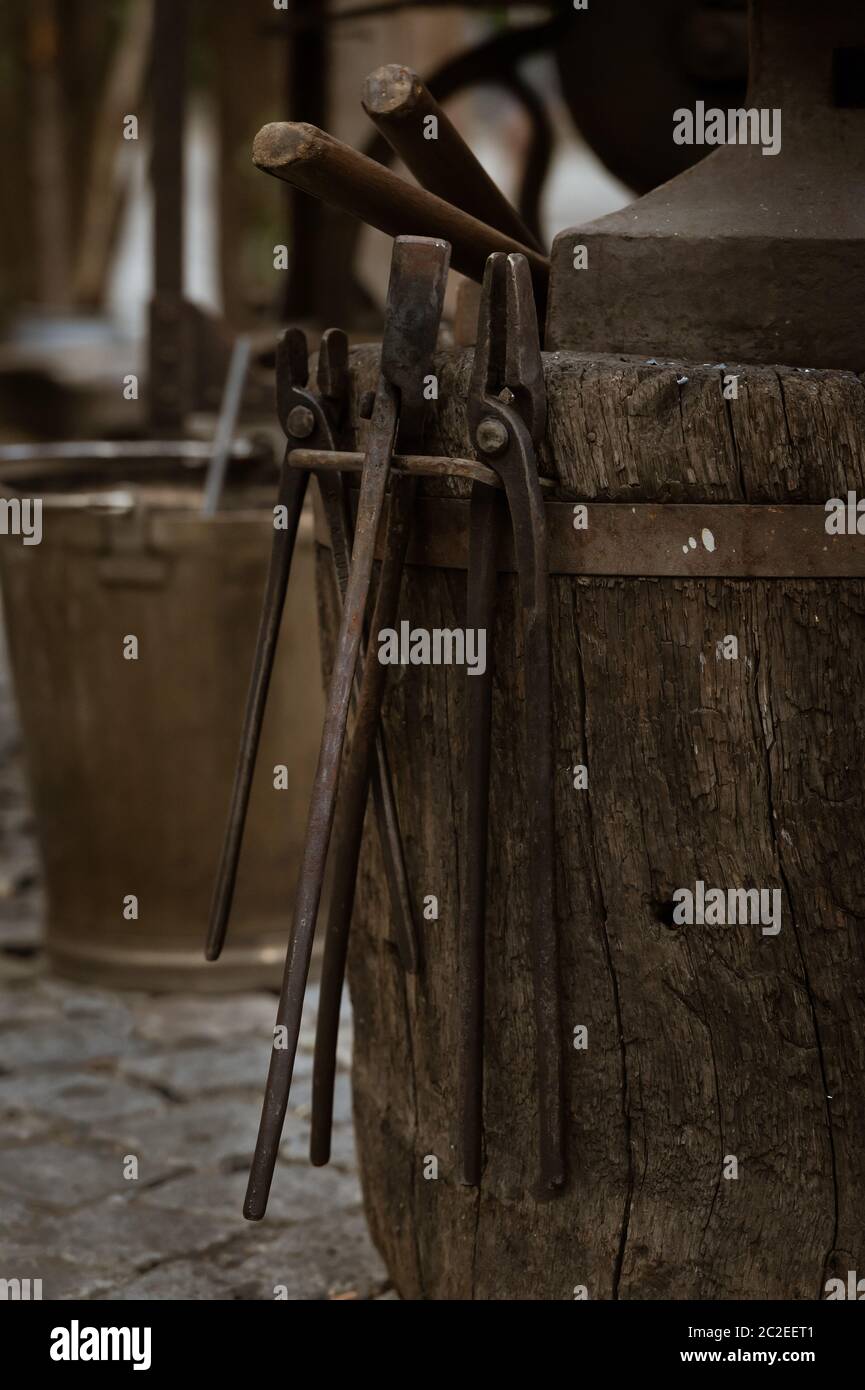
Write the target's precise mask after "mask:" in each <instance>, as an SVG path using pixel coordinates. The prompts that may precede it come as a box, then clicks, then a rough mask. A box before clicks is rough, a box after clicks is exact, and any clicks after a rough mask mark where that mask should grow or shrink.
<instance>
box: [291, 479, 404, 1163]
mask: <svg viewBox="0 0 865 1390" xmlns="http://www.w3.org/2000/svg"><path fill="white" fill-rule="evenodd" d="M416 492H417V479H416V478H413V477H410V476H409V477H405V476H403V477H400V478H396V477H394V479H393V482H392V484H391V494H390V501H389V508H388V519H387V546H386V549H385V556H384V561H383V563H382V568H381V574H380V576H379V582H378V589H377V591H376V599H375V606H374V609H373V616H372V621H371V623H370V628H371V632H372V636H373V640H374V639H375V636H376V634H377V633H379V632H381V631H382V630H383V629H385V628H390V627H393V626H394V625H395V622H396V614H397V604H398V602H399V592H400V584H401V581H402V572H403V565H404V563H405V555H406V549H407V547H408V541H409V536H410V532H411V523H412V515H413V511H414V500H415V495H416ZM386 670H387V668H386V667H385V666H383V665H382V663H381V662H380V661H378V660H377V659H376V654H375V651H374V650H370V653H369V656H368V658H367V660H366V661H365V662H364V666H363V679H362V682H361V687H360V697H359V699H358V702H357V713H356V716H355V720H354V726H353V729H352V738H351V750H350V753H349V756H348V759H347V761H346V766H345V768H344V770H343V772H342V775H341V777H340V783H339V795H340V808H339V818H338V820H337V833H336V855H335V861H336V862H335V864H334V874H333V882H332V884H331V899H330V911H329V914H328V919H327V930H326V933H325V938H324V958H323V960H322V966H321V981H320V985H319V995H318V1017H317V1020H316V1031H315V1060H314V1067H313V1077H312V1125H311V1131H310V1143H309V1155H310V1161H311V1162H312V1163H313V1164H314V1165H315V1166H316V1167H321V1166H322V1165H323V1164H325V1163H327V1162H329V1160H330V1142H331V1132H332V1126H333V1093H334V1083H335V1079H336V1058H337V1042H338V1035H339V1016H340V1007H341V1004H342V992H343V985H344V982H345V967H346V960H347V957H348V941H349V930H350V927H351V915H352V910H353V907H354V894H355V884H356V881H357V868H358V861H359V859H360V849H361V842H362V839H363V821H364V812H365V810H366V803H367V796H368V788H369V778H370V761H371V756H372V749H373V745H374V743H375V739H376V731H378V732H379V735H380V729H379V720H380V717H381V705H382V699H383V696H384V684H385V675H386Z"/></svg>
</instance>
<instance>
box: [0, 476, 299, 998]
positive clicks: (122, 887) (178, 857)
mask: <svg viewBox="0 0 865 1390" xmlns="http://www.w3.org/2000/svg"><path fill="white" fill-rule="evenodd" d="M21 473H22V470H21V469H20V468H18V469H16V470H15V474H16V480H15V486H16V489H17V491H18V495H20V496H30V497H42V498H43V500H44V510H43V522H42V529H43V536H42V540H41V543H39V544H31V545H25V544H23V543H22V540H21V539H20V538H18V537H15V536H12V535H6V536H3V537H2V538H0V574H2V584H3V601H4V606H5V613H6V626H7V631H8V639H9V649H10V657H11V664H12V671H13V680H14V685H15V690H16V695H17V701H18V708H19V712H20V718H21V724H22V730H23V739H24V746H25V754H26V757H27V761H28V763H29V772H30V778H31V786H32V794H33V800H34V808H35V813H36V820H37V826H38V833H39V839H40V845H41V853H42V858H43V863H44V869H45V877H46V887H47V902H48V910H47V911H48V915H47V932H46V945H47V951H48V956H49V959H50V963H51V965H52V967H53V969H54V970H55V971H57V972H58V973H59V974H63V975H65V976H68V977H71V978H75V979H79V980H86V981H89V982H92V983H99V984H103V985H113V986H120V987H133V988H140V989H158V990H162V989H190V988H192V989H202V990H232V989H245V988H251V987H255V986H262V985H265V986H266V985H274V984H276V983H277V981H278V978H279V975H280V971H281V963H282V959H283V958H284V955H285V943H286V936H287V932H288V927H289V914H290V904H291V902H292V895H293V879H294V875H295V870H296V866H297V864H298V861H299V857H300V853H301V849H302V840H303V830H304V817H305V807H306V802H307V800H308V795H309V788H310V786H311V783H312V778H313V775H314V771H315V759H316V753H317V740H318V731H319V728H320V723H321V687H320V677H319V670H318V651H317V643H316V639H315V637H314V635H313V634H314V630H315V627H316V622H315V600H314V580H313V541H312V527H311V524H308V525H306V526H304V525H303V524H302V525H301V529H300V533H299V535H298V543H297V549H296V553H295V559H294V566H293V574H292V582H291V585H290V587H289V594H288V599H287V603H286V609H285V615H284V618H283V624H282V635H281V640H280V645H279V652H278V657H277V662H276V666H275V670H274V674H273V683H272V686H271V698H270V700H269V702H268V713H267V718H266V720H265V724H264V729H263V737H262V743H261V748H260V755H259V760H258V768H257V772H256V778H255V784H254V787H253V792H252V797H251V801H250V807H249V817H248V820H247V826H246V835H245V841H244V853H243V858H242V861H241V867H240V873H239V877H238V883H237V894H236V899H235V909H234V912H233V915H232V925H231V933H230V936H229V939H228V943H227V946H226V949H225V952H224V954H223V958H222V959H221V960H220V961H219V962H217V963H216V964H207V963H206V962H205V961H204V956H203V942H204V936H205V931H206V926H207V916H208V909H209V904H210V896H211V892H212V889H213V883H214V879H215V875H216V867H217V861H218V856H219V850H220V845H221V839H222V834H223V830H224V826H225V817H226V813H227V808H228V801H229V793H230V783H231V776H232V769H233V767H234V762H235V757H236V753H237V746H238V740H239V736H240V726H241V720H242V714H243V707H244V702H245V698H246V689H247V683H248V679H249V673H250V668H251V664H252V654H253V645H254V641H255V634H256V628H257V624H258V614H259V607H260V602H261V596H262V592H263V587H264V581H265V572H266V566H267V560H268V556H269V551H270V543H271V539H272V535H273V516H272V510H271V507H272V502H273V492H272V490H270V489H263V488H258V489H257V490H254V491H253V490H247V491H246V492H244V493H238V492H236V491H234V492H233V493H232V492H229V493H228V495H227V497H226V506H227V509H226V510H223V511H221V512H219V513H218V514H217V515H216V516H214V517H211V518H203V517H202V516H201V515H200V506H201V494H200V491H199V490H198V489H197V488H195V487H194V486H183V485H178V484H177V483H164V482H148V481H145V482H140V481H139V482H134V483H131V484H127V483H112V484H109V485H107V486H106V484H105V483H104V482H103V484H102V485H101V487H100V488H98V489H97V488H93V487H92V479H91V491H90V492H89V493H88V494H85V495H82V493H81V491H80V486H79V490H78V491H75V490H73V487H72V486H70V481H69V477H68V475H66V477H65V478H64V480H63V482H62V483H61V486H62V488H63V492H62V493H58V492H57V491H56V490H55V491H54V492H53V493H52V492H51V487H52V486H53V487H54V488H55V489H56V488H57V486H58V484H57V473H56V471H53V476H52V470H51V469H50V468H49V469H48V470H47V473H46V474H43V476H42V477H41V478H40V476H39V471H38V469H36V470H34V471H33V475H32V477H29V478H27V479H26V480H25V479H24V478H22V477H21ZM82 476H86V475H83V474H82V473H80V472H79V474H78V477H79V480H80V479H81V477H82ZM118 476H122V475H118ZM175 477H176V472H175ZM118 487H119V488H122V491H120V492H118V491H117V488H118ZM112 488H113V491H112V490H111V489H112ZM5 495H6V496H7V497H9V496H11V495H13V494H10V492H9V491H8V490H6V492H5ZM130 639H136V642H137V654H135V647H136V642H133V641H131V640H130ZM278 766H284V767H285V769H286V773H285V774H283V775H282V776H281V777H279V776H275V773H274V769H275V768H276V767H278ZM278 783H281V784H282V785H278ZM283 788H284V789H283Z"/></svg>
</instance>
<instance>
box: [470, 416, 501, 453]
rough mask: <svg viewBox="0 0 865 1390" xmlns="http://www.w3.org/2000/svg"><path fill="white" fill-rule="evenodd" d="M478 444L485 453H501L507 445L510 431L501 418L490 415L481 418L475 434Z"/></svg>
mask: <svg viewBox="0 0 865 1390" xmlns="http://www.w3.org/2000/svg"><path fill="white" fill-rule="evenodd" d="M475 440H476V442H477V446H478V448H479V449H480V451H481V453H483V454H500V453H501V451H502V449H504V448H506V447H507V443H508V432H507V429H506V427H505V426H504V425H503V424H502V422H501V421H500V420H494V419H493V417H492V416H491V415H488V416H487V418H486V419H485V420H481V422H480V424H479V425H478V428H477V433H476V435H475Z"/></svg>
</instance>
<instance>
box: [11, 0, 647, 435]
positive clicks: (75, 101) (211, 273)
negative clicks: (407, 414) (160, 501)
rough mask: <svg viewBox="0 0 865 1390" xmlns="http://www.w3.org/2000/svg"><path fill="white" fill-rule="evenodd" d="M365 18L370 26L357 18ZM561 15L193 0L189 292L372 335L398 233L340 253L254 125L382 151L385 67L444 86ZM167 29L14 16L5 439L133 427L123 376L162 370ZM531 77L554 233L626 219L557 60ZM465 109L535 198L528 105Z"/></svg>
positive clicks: (490, 96) (142, 7) (459, 117)
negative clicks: (155, 172) (156, 102)
mask: <svg viewBox="0 0 865 1390" xmlns="http://www.w3.org/2000/svg"><path fill="white" fill-rule="evenodd" d="M174 8H175V10H176V14H175V15H174V19H173V21H171V17H170V16H169V20H170V21H171V22H170V27H171V28H173V31H174V33H173V36H170V37H169V38H168V40H167V41H168V43H169V44H171V45H175V44H177V43H179V42H181V41H182V39H181V38H180V37H178V35H180V34H181V33H182V28H183V17H182V11H183V9H184V8H185V7H184V6H182V5H178V6H176V7H174ZM356 10H361V11H363V10H369V11H370V12H369V13H360V14H359V15H357V16H356V17H355V16H354V15H352V14H351V12H352V11H356ZM554 10H555V6H551V7H515V8H510V9H508V10H505V9H498V10H496V9H488V8H486V7H483V8H480V7H478V8H466V7H458V6H449V7H447V8H444V9H440V8H431V7H429V6H421V7H420V8H419V9H411V8H408V7H404V6H401V5H398V4H392V5H387V4H386V3H383V4H378V5H372V4H370V5H369V6H362V5H360V4H359V0H333V3H332V4H329V5H325V4H324V3H321V2H320V0H294V2H291V3H287V6H286V7H285V8H280V9H276V8H275V7H274V5H273V4H272V3H271V0H256V3H250V4H244V5H238V4H236V3H232V0H208V3H206V4H205V3H196V0H191V3H190V5H189V7H188V42H187V52H186V62H185V65H184V66H185V76H184V77H183V82H184V92H185V101H184V106H185V111H184V114H183V131H182V139H183V145H184V150H185V156H186V158H185V170H184V175H183V210H184V230H183V276H184V288H185V293H186V295H187V297H188V298H189V299H190V300H192V301H193V302H194V303H196V304H198V305H200V306H202V307H203V308H205V309H207V310H209V311H211V312H212V313H213V314H217V315H220V316H224V318H225V319H226V321H227V322H228V324H230V326H231V328H232V329H234V330H241V329H249V328H262V327H264V326H266V325H274V324H276V323H279V322H281V321H284V320H285V319H286V318H287V317H294V318H301V319H310V320H313V319H321V320H322V321H327V322H330V321H331V319H333V321H337V319H338V321H339V322H340V323H341V324H343V325H346V324H347V322H348V321H349V320H351V322H350V323H348V326H350V327H352V328H355V329H358V330H363V329H367V330H369V331H372V330H373V329H374V327H375V324H376V321H377V320H376V309H377V308H379V307H380V306H381V303H382V300H383V290H384V286H385V284H386V273H387V264H388V260H389V241H388V239H387V238H386V237H384V236H382V235H381V234H380V233H378V232H375V231H372V230H370V229H361V228H357V229H352V230H350V231H349V232H348V235H349V236H350V237H353V238H355V239H356V256H355V258H354V263H353V265H352V264H348V265H347V264H345V263H344V260H343V254H344V244H345V243H344V238H345V235H346V229H343V232H342V239H341V238H340V234H339V232H338V231H337V233H336V235H334V234H333V227H332V222H333V219H332V218H329V217H328V215H327V214H326V213H325V212H324V210H322V209H321V208H319V207H317V206H316V205H314V204H313V203H312V202H311V200H309V199H305V198H304V199H303V200H302V202H301V200H300V199H299V198H292V197H291V195H290V194H289V193H288V192H287V191H286V190H285V189H284V188H282V187H280V186H279V185H278V184H276V183H274V182H273V181H272V180H269V179H267V178H264V177H262V175H261V174H260V173H259V172H258V171H257V170H255V169H254V168H253V166H252V163H251V160H250V150H251V145H252V139H253V136H254V134H255V132H256V131H257V129H258V128H259V127H260V126H261V125H263V124H264V123H265V122H267V121H272V120H279V119H286V118H293V119H306V120H309V121H311V122H312V123H313V124H318V125H322V126H325V127H326V128H328V129H329V130H330V131H331V132H332V133H333V134H335V135H336V136H338V137H339V138H340V139H342V140H345V141H347V142H348V143H350V144H353V145H355V146H357V147H362V146H363V145H364V144H365V143H366V142H367V141H368V140H369V138H370V135H371V128H370V127H369V124H368V122H367V120H366V117H365V115H364V113H363V111H362V109H361V106H360V89H361V83H362V81H363V78H364V76H365V75H366V73H367V72H369V71H370V70H371V69H372V68H374V67H376V66H378V65H379V64H380V63H382V62H389V61H394V62H397V61H398V62H402V63H405V64H407V65H408V66H410V67H413V68H415V69H416V70H417V71H418V72H419V73H420V74H421V76H423V77H425V78H426V77H428V76H431V75H434V74H436V73H437V72H439V71H441V70H444V71H445V72H447V69H448V62H449V60H453V59H455V58H457V57H458V56H459V55H465V54H466V53H468V52H470V51H471V50H472V49H474V48H477V47H478V46H480V45H483V44H484V43H485V42H486V41H487V40H489V39H490V38H495V36H496V35H501V34H502V33H503V31H504V30H505V29H507V28H510V29H511V30H516V29H517V28H522V27H525V28H531V27H533V26H538V25H539V24H541V23H542V22H543V21H544V20H545V19H546V18H547V17H548V16H549V15H550V14H552V13H553V12H554ZM343 11H345V12H348V13H347V14H346V17H345V18H340V13H341V12H343ZM153 23H154V19H153V0H99V3H97V4H93V3H86V0H7V3H6V4H4V6H3V12H2V16H0V64H2V76H0V140H2V142H3V149H2V156H3V167H4V171H5V172H4V180H3V183H4V187H3V198H4V215H3V218H2V227H0V277H2V278H0V331H2V355H0V391H2V395H0V422H2V427H3V429H4V432H5V433H6V435H7V437H9V432H10V430H16V431H17V434H16V437H20V431H21V430H22V429H27V430H28V431H29V432H32V433H34V434H38V435H39V436H41V437H43V438H45V437H48V435H55V434H57V432H58V431H62V433H63V434H65V435H67V436H70V437H71V436H73V435H75V434H87V433H90V434H93V433H94V432H96V433H103V432H105V431H106V430H110V429H112V428H113V429H116V430H119V431H121V432H122V433H124V434H126V433H128V431H129V429H130V425H131V421H130V414H131V412H130V411H129V410H127V409H125V408H124V404H125V403H124V402H122V401H121V402H120V403H119V404H118V400H117V397H118V393H117V390H116V382H117V378H118V374H120V373H122V372H125V371H136V370H143V368H144V359H145V355H146V352H145V346H146V345H145V332H146V328H147V322H148V303H149V300H150V296H151V294H152V292H153V288H154V281H153V231H152V227H153V189H152V187H151V178H150V169H151V159H152V155H153V141H152V127H151V122H150V119H149V112H150V102H149V98H150V95H151V87H152V83H151V78H152V71H151V63H150V39H151V35H152V32H153ZM166 60H168V55H166ZM486 71H489V65H487V67H486ZM483 72H484V66H483V64H480V65H479V66H478V75H479V76H480V77H481V78H483ZM520 74H521V77H522V80H523V82H524V83H525V84H526V85H527V88H528V90H529V94H530V95H529V99H531V97H532V96H533V97H534V99H535V101H536V102H537V103H538V104H539V105H541V107H542V109H543V111H544V112H545V117H546V119H547V120H548V122H549V125H550V132H551V138H552V141H553V148H552V151H551V156H550V167H549V170H548V172H547V174H546V177H545V178H544V179H543V186H542V189H541V192H540V220H541V222H542V225H543V228H544V231H545V233H546V235H547V237H550V236H551V235H552V233H553V231H555V230H558V229H560V228H561V227H562V226H564V225H567V224H569V223H574V222H578V221H583V220H586V219H587V218H589V217H593V216H595V215H597V214H600V213H601V212H605V211H608V210H612V209H613V208H616V207H619V206H621V205H622V204H623V203H624V202H626V201H627V200H628V197H629V193H628V192H627V190H626V189H625V187H624V185H623V184H621V183H619V182H618V181H617V180H616V179H615V178H614V177H613V176H612V175H611V174H609V173H607V172H606V171H605V169H604V167H603V165H602V164H601V162H600V160H598V159H597V157H596V156H595V155H594V154H592V153H591V152H590V150H589V149H588V147H587V146H586V144H585V143H584V141H583V140H582V139H581V137H580V135H579V133H578V131H577V129H576V127H575V126H574V123H573V120H572V119H571V117H570V115H569V113H568V109H567V106H566V103H565V101H564V100H563V97H562V93H561V89H560V85H559V80H558V76H557V72H556V66H555V57H554V54H553V53H552V52H549V51H548V52H546V53H544V52H540V53H534V54H533V53H529V54H528V56H527V57H526V59H525V60H524V61H523V62H522V63H521V65H520ZM469 76H470V74H469ZM448 111H449V113H450V114H451V116H452V118H453V119H454V121H455V123H456V124H457V125H458V127H459V129H460V130H461V132H462V133H463V134H464V135H465V136H466V137H467V138H468V139H469V141H470V143H471V144H472V145H473V147H474V149H475V151H476V153H477V154H478V156H479V157H480V159H481V161H482V162H483V163H484V164H485V165H486V166H487V168H488V169H489V170H490V171H491V172H492V173H493V175H494V176H495V177H496V179H497V180H498V181H499V182H500V183H501V185H502V186H503V188H504V189H505V190H506V191H507V192H509V193H510V194H511V195H512V196H514V197H517V196H518V191H519V185H520V181H521V179H522V178H523V176H524V172H525V162H526V158H527V155H528V153H529V145H530V141H531V138H532V128H531V121H530V118H529V116H528V114H527V109H526V105H525V102H524V101H520V100H518V99H517V98H516V97H515V96H514V95H513V93H512V92H510V91H508V90H507V89H505V88H504V87H501V86H494V85H491V84H489V83H488V82H484V81H481V82H480V83H477V84H473V83H472V82H471V81H469V82H467V83H466V84H465V85H464V86H463V88H462V90H461V91H458V92H457V94H456V95H455V97H454V98H453V100H452V101H449V103H448ZM127 115H133V116H136V117H137V120H138V131H137V138H136V139H128V138H120V135H121V132H122V130H123V120H124V117H125V116H127ZM173 134H174V138H175V139H178V140H179V139H180V138H181V132H180V131H175V132H174V133H173ZM322 231H324V236H323V237H322ZM328 236H330V240H328ZM280 243H281V244H286V245H287V246H288V248H289V257H290V263H289V268H288V269H287V270H285V271H275V270H274V264H273V260H274V253H273V248H274V246H275V245H277V244H280ZM328 312H329V313H330V318H329V317H328Z"/></svg>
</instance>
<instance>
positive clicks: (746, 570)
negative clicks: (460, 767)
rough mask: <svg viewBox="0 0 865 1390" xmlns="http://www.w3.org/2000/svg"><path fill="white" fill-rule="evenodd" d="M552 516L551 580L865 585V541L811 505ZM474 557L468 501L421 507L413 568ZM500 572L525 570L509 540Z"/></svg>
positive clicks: (463, 562)
mask: <svg viewBox="0 0 865 1390" xmlns="http://www.w3.org/2000/svg"><path fill="white" fill-rule="evenodd" d="M352 495H353V497H356V494H354V493H353V494H352ZM577 507H579V508H580V509H581V511H580V513H576V512H575V508H577ZM316 508H317V509H316V530H315V534H316V540H317V541H318V542H319V543H320V544H321V545H324V546H327V545H328V544H329V539H328V534H327V528H326V526H325V524H324V521H323V517H322V516H321V514H320V511H319V510H318V504H317V501H316ZM545 513H546V519H547V532H548V536H549V554H550V573H551V574H577V575H585V576H591V575H597V576H604V575H609V576H613V577H615V576H622V577H631V578H635V579H638V578H645V579H652V578H661V579H663V578H667V579H678V578H681V579H711V578H718V579H865V536H851V535H838V536H830V535H827V533H826V510H825V508H824V507H822V506H818V505H814V504H810V503H800V504H784V505H781V506H773V505H772V504H770V503H759V504H754V505H745V504H740V503H735V502H732V503H702V502H586V503H578V502H573V501H567V502H565V501H558V500H551V499H549V498H547V499H546V503H545ZM583 514H584V515H585V520H586V526H585V529H576V528H575V525H574V522H575V521H579V520H581V519H582V517H583ZM692 541H693V542H694V544H693V545H692V544H691V542H692ZM468 553H469V502H468V500H467V499H465V500H464V499H462V498H450V497H437V498H433V497H423V498H419V499H418V501H417V502H416V504H415V525H414V532H413V535H412V540H411V543H410V545H409V551H408V559H407V563H408V564H410V565H426V566H429V567H431V568H433V569H457V570H462V569H467V568H468ZM498 569H499V570H500V571H512V572H513V571H515V570H516V565H515V562H514V556H513V548H512V545H511V542H510V537H509V536H508V535H507V534H506V533H504V534H503V535H502V538H501V543H500V546H499V554H498Z"/></svg>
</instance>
